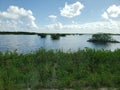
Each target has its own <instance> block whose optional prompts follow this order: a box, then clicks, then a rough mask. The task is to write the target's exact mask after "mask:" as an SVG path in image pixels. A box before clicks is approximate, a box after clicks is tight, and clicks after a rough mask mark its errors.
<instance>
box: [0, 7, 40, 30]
mask: <svg viewBox="0 0 120 90" xmlns="http://www.w3.org/2000/svg"><path fill="white" fill-rule="evenodd" d="M0 21H1V22H2V23H1V25H2V26H1V27H2V28H3V29H4V28H6V29H12V30H14V29H16V30H17V28H18V29H20V30H21V29H22V30H23V29H25V28H26V29H30V28H32V29H33V28H38V26H37V25H36V23H35V17H34V16H33V13H32V11H31V10H26V9H24V8H19V7H17V6H9V8H8V9H7V10H6V11H3V12H1V11H0ZM3 29H2V30H3Z"/></svg>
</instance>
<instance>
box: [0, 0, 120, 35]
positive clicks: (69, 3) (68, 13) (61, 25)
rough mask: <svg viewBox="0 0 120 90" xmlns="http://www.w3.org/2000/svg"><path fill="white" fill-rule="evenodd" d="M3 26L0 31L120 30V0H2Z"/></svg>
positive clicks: (0, 7) (0, 24) (0, 4)
mask: <svg viewBox="0 0 120 90" xmlns="http://www.w3.org/2000/svg"><path fill="white" fill-rule="evenodd" d="M20 12H23V13H20ZM4 24H5V25H4ZM11 25H13V26H11ZM18 25H19V26H18ZM111 25H112V27H111ZM0 26H1V27H2V28H0V31H2V30H3V31H4V30H17V31H19V30H20V31H21V30H22V31H24V30H26V29H31V28H32V29H34V30H35V31H40V32H44V31H46V32H47V30H46V29H49V31H48V32H64V31H67V32H103V31H106V32H109V30H110V32H112V33H114V32H115V33H119V29H120V28H119V27H120V0H0ZM5 26H6V27H5ZM90 26H94V27H90ZM101 26H102V27H103V28H101V29H104V30H103V31H99V30H98V29H99V27H101ZM106 26H107V27H106ZM114 27H115V28H114ZM91 28H92V29H91ZM73 29H75V30H74V31H73ZM88 29H91V31H88ZM95 29H96V30H95ZM112 29H114V30H115V31H111V30H112ZM68 30H71V31H68Z"/></svg>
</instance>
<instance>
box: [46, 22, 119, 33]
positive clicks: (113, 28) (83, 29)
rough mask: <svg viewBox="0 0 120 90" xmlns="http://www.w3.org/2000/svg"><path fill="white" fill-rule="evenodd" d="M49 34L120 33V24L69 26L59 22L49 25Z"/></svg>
mask: <svg viewBox="0 0 120 90" xmlns="http://www.w3.org/2000/svg"><path fill="white" fill-rule="evenodd" d="M46 28H47V30H48V31H47V32H49V31H51V32H52V31H55V32H57V33H58V32H62V33H63V32H64V33H98V32H103V33H120V22H118V21H112V22H93V23H86V24H69V25H63V24H62V23H60V22H58V23H56V24H51V25H47V26H46Z"/></svg>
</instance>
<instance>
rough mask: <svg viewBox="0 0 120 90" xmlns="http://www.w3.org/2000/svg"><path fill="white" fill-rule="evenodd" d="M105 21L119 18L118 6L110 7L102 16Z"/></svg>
mask: <svg viewBox="0 0 120 90" xmlns="http://www.w3.org/2000/svg"><path fill="white" fill-rule="evenodd" d="M102 17H103V18H105V19H114V18H118V17H120V6H117V5H112V6H110V7H109V8H108V9H107V10H106V11H105V12H104V13H103V14H102Z"/></svg>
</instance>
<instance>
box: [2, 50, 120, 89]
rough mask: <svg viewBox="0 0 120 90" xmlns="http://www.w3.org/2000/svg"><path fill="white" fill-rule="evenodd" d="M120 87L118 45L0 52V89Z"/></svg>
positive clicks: (119, 54)
mask: <svg viewBox="0 0 120 90" xmlns="http://www.w3.org/2000/svg"><path fill="white" fill-rule="evenodd" d="M102 87H107V88H120V49H117V50H115V51H109V50H94V49H90V48H86V49H85V50H78V51H76V52H70V51H69V52H63V51H60V50H56V51H53V50H49V51H46V50H45V49H40V50H38V51H36V52H34V53H29V54H18V53H16V52H9V51H7V52H6V53H2V52H0V90H24V89H25V90H27V89H28V88H31V89H32V90H38V89H39V90H41V89H53V88H54V89H55V88H56V89H61V90H62V89H64V88H67V89H75V90H80V89H81V90H83V89H84V88H90V89H87V90H94V89H95V90H96V89H97V88H102Z"/></svg>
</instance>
